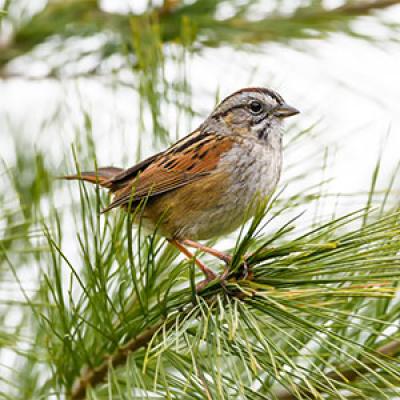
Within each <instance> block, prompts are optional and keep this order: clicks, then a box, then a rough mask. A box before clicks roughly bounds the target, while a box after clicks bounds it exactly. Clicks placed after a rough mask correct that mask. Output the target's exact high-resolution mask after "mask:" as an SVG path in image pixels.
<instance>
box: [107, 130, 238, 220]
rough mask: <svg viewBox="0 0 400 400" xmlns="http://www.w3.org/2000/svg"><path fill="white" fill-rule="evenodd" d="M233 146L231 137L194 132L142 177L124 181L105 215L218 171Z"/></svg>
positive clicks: (150, 167) (158, 160)
mask: <svg viewBox="0 0 400 400" xmlns="http://www.w3.org/2000/svg"><path fill="white" fill-rule="evenodd" d="M233 144H234V141H233V139H232V138H231V137H226V136H217V135H215V134H207V135H204V134H202V133H200V132H194V133H193V134H192V135H189V136H187V137H186V138H184V139H182V140H181V141H179V142H177V143H176V144H175V145H174V146H173V147H171V148H170V149H168V150H167V151H166V152H165V153H164V154H162V155H160V156H159V158H158V159H157V158H156V159H155V161H153V162H152V163H151V164H150V165H149V166H148V167H147V168H145V169H144V170H143V171H142V172H141V173H139V175H136V174H135V175H134V176H132V177H131V178H129V179H128V180H127V177H126V176H125V177H123V178H122V179H123V180H124V182H125V184H124V185H123V187H122V188H121V189H119V190H116V192H115V197H114V200H113V202H112V203H111V204H110V205H109V206H108V207H107V208H106V209H105V210H104V211H103V212H106V211H109V210H111V209H112V208H115V207H118V206H123V205H128V204H133V203H136V202H138V201H140V200H142V199H143V198H146V197H154V196H157V195H160V194H162V193H166V192H169V191H171V190H174V189H176V188H179V187H181V186H184V185H187V184H188V183H191V182H194V181H196V180H198V179H201V178H202V177H204V176H206V175H208V174H209V173H211V172H212V171H213V170H214V169H215V168H216V166H217V164H218V162H219V160H220V158H221V156H222V154H223V153H225V152H226V151H228V150H230V149H231V148H232V146H233ZM134 168H135V167H134ZM127 171H129V170H127ZM120 175H121V176H122V174H120ZM114 179H115V178H113V181H114ZM116 183H117V182H116Z"/></svg>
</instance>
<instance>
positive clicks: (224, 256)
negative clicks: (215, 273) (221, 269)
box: [182, 239, 232, 264]
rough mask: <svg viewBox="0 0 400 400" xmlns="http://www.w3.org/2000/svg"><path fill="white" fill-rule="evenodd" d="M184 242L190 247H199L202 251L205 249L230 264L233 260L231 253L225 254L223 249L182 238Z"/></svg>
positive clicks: (205, 251)
mask: <svg viewBox="0 0 400 400" xmlns="http://www.w3.org/2000/svg"><path fill="white" fill-rule="evenodd" d="M182 243H183V244H185V245H186V246H188V247H193V248H194V249H199V250H201V251H204V253H208V254H211V255H212V256H214V257H217V258H219V259H220V260H222V261H224V262H226V263H227V264H229V263H230V262H231V261H232V257H231V256H230V255H228V254H225V253H223V252H222V251H218V250H216V249H213V248H212V247H207V246H203V245H202V244H200V243H197V242H195V241H193V240H189V239H186V240H182Z"/></svg>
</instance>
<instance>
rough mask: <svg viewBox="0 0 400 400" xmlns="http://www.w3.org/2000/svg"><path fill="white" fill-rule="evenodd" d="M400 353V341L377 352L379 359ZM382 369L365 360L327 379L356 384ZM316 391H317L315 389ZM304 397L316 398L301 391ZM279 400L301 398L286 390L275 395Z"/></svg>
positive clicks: (395, 341) (327, 375)
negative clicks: (356, 381)
mask: <svg viewBox="0 0 400 400" xmlns="http://www.w3.org/2000/svg"><path fill="white" fill-rule="evenodd" d="M399 353H400V340H393V341H391V342H389V343H387V344H385V345H383V346H382V347H380V348H378V349H377V350H376V355H377V356H379V357H395V356H397V355H398V354H399ZM376 368H380V365H379V364H378V363H377V361H372V360H364V361H363V363H362V364H357V365H353V366H352V367H349V368H346V369H343V370H339V371H332V372H330V373H328V374H326V377H327V378H328V379H330V380H333V381H337V382H343V383H349V382H354V381H355V380H356V379H358V378H361V377H362V376H363V375H364V374H367V373H369V370H370V369H376ZM314 390H315V389H314ZM300 392H301V393H302V395H304V396H307V398H308V396H310V397H311V398H316V396H315V391H314V393H313V392H311V391H309V392H306V391H304V389H303V390H301V391H300ZM275 398H276V399H277V400H298V399H299V397H298V396H297V395H295V394H293V393H292V392H290V391H288V390H286V389H284V390H281V391H279V392H277V393H276V394H275Z"/></svg>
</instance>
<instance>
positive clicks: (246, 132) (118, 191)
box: [64, 87, 299, 282]
mask: <svg viewBox="0 0 400 400" xmlns="http://www.w3.org/2000/svg"><path fill="white" fill-rule="evenodd" d="M298 113H299V111H298V110H297V109H296V108H294V107H292V106H290V105H289V104H287V103H286V102H285V101H284V99H283V98H282V96H281V95H280V94H278V93H277V92H276V91H274V90H272V89H269V88H265V87H249V88H243V89H240V90H238V91H236V92H234V93H233V94H231V95H229V96H228V97H226V98H225V99H224V100H222V101H221V102H220V103H219V104H218V105H217V106H216V107H215V109H214V110H213V111H212V112H211V114H210V115H209V116H208V117H207V118H206V119H205V120H204V122H203V123H202V124H201V125H200V126H199V127H198V128H197V129H195V130H194V131H193V132H191V133H190V134H189V135H187V136H185V137H184V138H182V139H180V140H178V141H177V142H176V143H174V144H173V145H172V146H170V147H169V148H167V149H166V150H164V151H161V152H159V153H157V154H154V155H152V156H151V157H149V158H146V159H145V160H143V161H141V162H139V163H138V164H136V165H134V166H132V167H130V168H127V169H123V168H117V167H111V166H110V167H103V168H98V169H97V170H96V171H89V172H81V173H78V174H75V175H68V176H65V177H64V178H65V179H68V180H82V181H86V182H90V183H93V184H97V185H99V186H101V187H103V188H106V189H108V190H109V191H110V192H111V193H112V195H113V199H112V202H111V203H110V204H109V205H108V206H107V207H106V208H105V209H104V210H103V211H102V212H103V213H104V212H109V211H110V210H113V209H115V208H117V207H121V208H123V209H125V210H126V211H128V212H132V211H134V210H135V209H136V208H137V207H138V206H139V205H141V207H142V209H141V211H140V212H139V213H138V214H137V215H138V216H137V217H136V218H135V222H137V223H138V222H139V221H140V223H142V224H143V225H144V226H145V227H147V228H148V229H153V230H154V229H156V227H157V231H158V232H159V233H160V234H161V235H162V236H164V237H165V238H166V239H167V240H168V241H169V242H170V243H171V244H172V245H174V246H175V247H176V248H177V249H178V250H179V251H180V252H181V253H182V254H183V255H185V256H186V257H187V258H189V259H193V260H194V262H195V263H196V265H197V266H198V267H199V268H200V270H201V271H202V272H203V273H204V275H205V277H206V281H207V282H209V281H211V280H214V279H215V278H216V277H217V275H216V274H215V273H214V272H213V271H212V270H211V269H210V268H209V267H207V266H206V265H205V264H204V263H203V262H202V261H201V260H200V259H199V258H198V257H195V256H194V254H193V253H192V252H191V251H190V250H189V249H188V248H195V249H199V250H200V251H203V252H205V253H209V254H211V255H213V256H215V257H217V258H219V259H221V260H223V261H224V262H225V263H226V264H229V262H230V261H231V259H232V258H231V257H230V256H229V255H228V254H226V253H223V252H220V251H218V250H217V249H214V248H211V247H208V246H205V245H203V244H201V243H199V242H198V241H199V240H200V241H201V240H208V239H211V238H215V237H218V236H222V235H225V234H228V233H231V232H233V231H235V230H236V229H237V228H239V227H240V226H241V225H243V224H244V223H245V222H246V220H248V219H250V218H251V217H253V216H254V214H255V212H256V205H255V204H256V202H255V201H254V200H255V199H263V198H267V197H268V196H270V195H271V194H272V193H273V191H274V190H275V188H276V186H277V184H278V181H279V179H280V175H281V169H282V133H283V122H284V119H286V118H287V117H291V116H294V115H296V114H298Z"/></svg>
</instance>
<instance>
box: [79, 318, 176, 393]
mask: <svg viewBox="0 0 400 400" xmlns="http://www.w3.org/2000/svg"><path fill="white" fill-rule="evenodd" d="M174 323H175V320H171V321H170V322H169V323H165V321H162V322H159V323H158V324H156V325H154V326H152V327H150V328H147V329H146V330H145V331H144V332H143V333H141V334H140V335H138V336H136V337H134V338H133V339H131V340H130V341H129V342H128V343H126V344H125V345H124V346H122V347H119V348H118V349H117V350H116V351H115V352H114V354H112V355H111V356H107V357H104V362H103V363H102V364H101V365H99V366H98V367H96V368H94V369H87V370H86V371H85V372H84V373H83V374H82V376H81V377H79V378H78V379H77V381H76V382H75V384H74V387H73V388H72V394H71V399H72V400H80V399H84V398H85V397H86V393H87V390H88V388H89V387H92V388H94V387H96V386H97V385H100V384H101V383H103V382H104V380H105V379H106V377H107V374H108V371H109V369H110V368H111V367H113V368H115V367H118V366H120V365H122V364H124V363H125V362H126V360H127V358H128V356H129V355H130V354H131V353H133V352H135V351H136V350H138V349H140V348H142V347H145V346H147V345H148V344H149V342H150V341H151V339H152V338H153V336H154V334H155V333H156V332H157V331H159V330H160V328H162V327H163V326H165V327H166V328H167V329H168V328H169V327H170V326H172V325H173V324H174Z"/></svg>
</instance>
